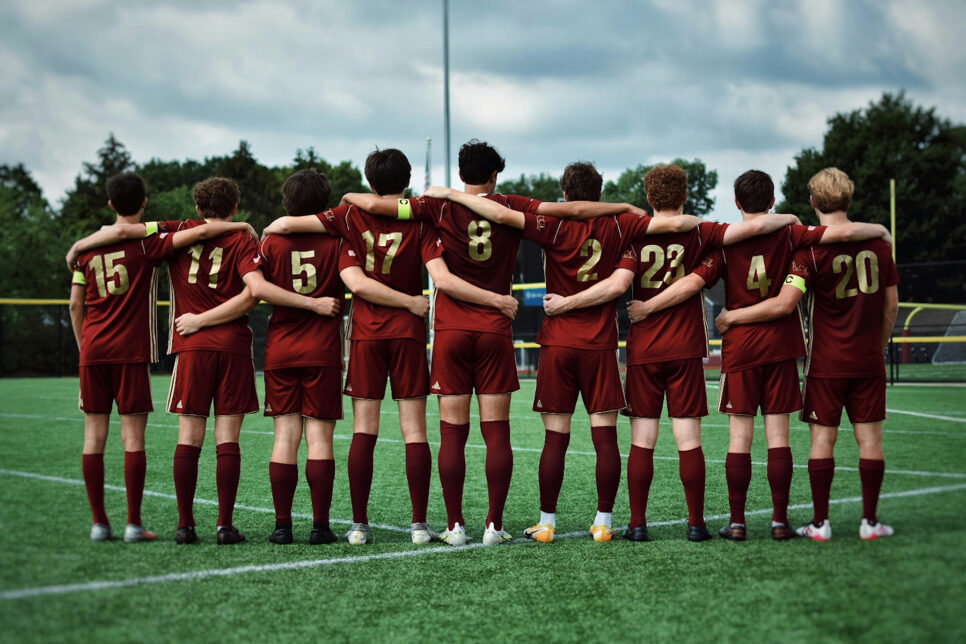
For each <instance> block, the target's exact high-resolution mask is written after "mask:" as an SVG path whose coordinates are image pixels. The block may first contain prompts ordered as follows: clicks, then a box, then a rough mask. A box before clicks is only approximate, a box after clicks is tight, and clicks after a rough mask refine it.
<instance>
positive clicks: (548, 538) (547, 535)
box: [523, 523, 556, 543]
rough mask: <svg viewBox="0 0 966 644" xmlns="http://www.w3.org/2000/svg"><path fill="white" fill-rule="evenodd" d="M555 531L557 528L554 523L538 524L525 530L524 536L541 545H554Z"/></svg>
mask: <svg viewBox="0 0 966 644" xmlns="http://www.w3.org/2000/svg"><path fill="white" fill-rule="evenodd" d="M555 530H556V528H555V526H554V525H553V524H552V523H538V524H537V525H535V526H531V527H529V528H527V529H526V530H524V531H523V536H524V537H526V538H527V539H533V540H534V541H539V542H540V543H552V542H553V533H554V531H555Z"/></svg>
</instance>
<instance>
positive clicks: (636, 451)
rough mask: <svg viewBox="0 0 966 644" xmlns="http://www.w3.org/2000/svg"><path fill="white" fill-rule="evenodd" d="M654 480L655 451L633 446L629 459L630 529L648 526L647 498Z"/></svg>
mask: <svg viewBox="0 0 966 644" xmlns="http://www.w3.org/2000/svg"><path fill="white" fill-rule="evenodd" d="M653 480H654V450H653V449H648V448H647V447H639V446H638V445H631V453H630V455H629V456H628V457H627V496H628V498H629V500H630V502H631V522H630V527H632V528H639V527H641V526H645V525H647V497H648V496H649V495H650V493H651V481H653Z"/></svg>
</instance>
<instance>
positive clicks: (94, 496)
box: [81, 454, 110, 525]
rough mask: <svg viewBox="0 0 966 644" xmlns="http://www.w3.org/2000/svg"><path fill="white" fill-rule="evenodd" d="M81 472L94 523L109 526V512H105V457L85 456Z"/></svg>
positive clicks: (99, 455)
mask: <svg viewBox="0 0 966 644" xmlns="http://www.w3.org/2000/svg"><path fill="white" fill-rule="evenodd" d="M81 470H82V471H83V472H84V487H86V488H87V500H88V501H89V502H90V504H91V514H92V515H93V516H94V523H103V524H104V525H109V524H110V521H108V520H107V512H106V511H105V510H104V455H103V454H84V455H83V457H82V458H81Z"/></svg>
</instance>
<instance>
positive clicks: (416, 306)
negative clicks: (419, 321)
mask: <svg viewBox="0 0 966 644" xmlns="http://www.w3.org/2000/svg"><path fill="white" fill-rule="evenodd" d="M406 308H407V309H408V310H409V312H410V313H412V314H413V315H418V316H419V317H421V318H424V317H426V316H427V315H429V298H426V297H423V296H422V295H413V296H412V298H411V302H410V305H409V306H408V307H406Z"/></svg>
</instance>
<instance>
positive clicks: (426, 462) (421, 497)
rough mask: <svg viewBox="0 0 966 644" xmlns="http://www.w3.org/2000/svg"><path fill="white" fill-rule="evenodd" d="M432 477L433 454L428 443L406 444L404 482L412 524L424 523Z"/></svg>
mask: <svg viewBox="0 0 966 644" xmlns="http://www.w3.org/2000/svg"><path fill="white" fill-rule="evenodd" d="M432 475H433V453H432V452H430V451H429V443H406V480H407V481H408V482H409V500H410V501H411V502H412V505H413V523H425V522H426V508H427V506H428V505H429V480H430V478H431V477H432Z"/></svg>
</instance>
